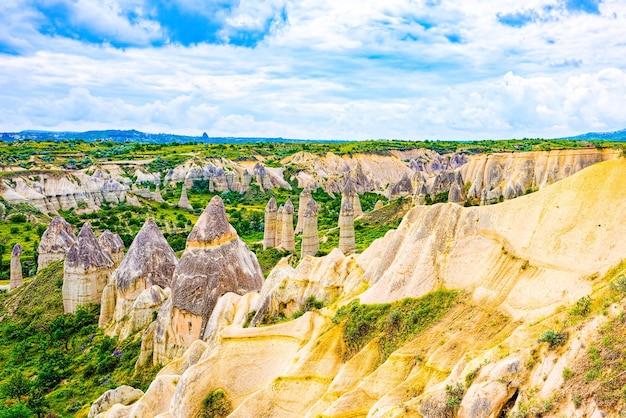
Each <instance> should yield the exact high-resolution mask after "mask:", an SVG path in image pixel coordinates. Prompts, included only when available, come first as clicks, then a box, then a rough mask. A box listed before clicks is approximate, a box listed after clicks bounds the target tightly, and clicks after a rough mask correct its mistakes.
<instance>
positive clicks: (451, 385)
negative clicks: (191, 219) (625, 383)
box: [103, 159, 626, 417]
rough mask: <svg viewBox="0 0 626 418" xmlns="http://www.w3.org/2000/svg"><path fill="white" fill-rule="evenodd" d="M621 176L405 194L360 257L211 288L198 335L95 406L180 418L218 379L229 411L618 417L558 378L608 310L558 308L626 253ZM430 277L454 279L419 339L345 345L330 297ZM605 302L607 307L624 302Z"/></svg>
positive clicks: (396, 291) (601, 169)
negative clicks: (395, 219) (122, 398)
mask: <svg viewBox="0 0 626 418" xmlns="http://www.w3.org/2000/svg"><path fill="white" fill-rule="evenodd" d="M625 179H626V161H624V160H623V159H621V160H615V161H610V162H604V163H602V164H596V165H593V166H591V167H589V168H587V169H584V170H582V171H580V172H579V173H577V174H576V175H574V176H572V177H570V178H568V179H566V180H563V181H561V182H558V183H556V184H553V185H551V186H548V187H545V188H543V189H542V190H540V191H539V192H537V193H533V194H530V195H527V196H523V197H520V198H519V199H515V200H511V201H507V202H505V203H503V204H499V205H493V206H485V207H473V208H463V207H460V206H459V205H454V204H440V205H434V206H418V207H415V208H414V209H412V210H411V211H410V212H409V213H408V214H407V215H406V216H405V218H404V219H403V221H402V223H401V225H400V227H399V228H398V229H397V230H395V231H390V232H388V233H387V235H386V236H385V237H384V238H382V239H379V240H377V241H375V242H374V244H373V245H372V246H371V247H370V248H368V249H367V250H366V251H365V252H363V253H362V254H360V255H350V256H348V257H345V256H344V255H343V254H342V253H341V252H340V251H339V250H335V251H333V252H332V253H331V254H329V255H328V256H326V257H322V258H314V257H306V258H305V259H303V261H302V262H301V263H300V264H299V265H298V266H297V267H295V268H294V267H291V266H290V265H289V263H288V262H287V260H284V261H283V262H281V263H280V264H279V265H278V266H277V267H276V268H275V269H274V270H273V271H272V272H271V274H270V276H269V277H268V279H267V280H266V281H265V283H264V285H263V288H262V289H261V291H260V293H259V294H256V293H254V292H253V293H249V294H247V295H244V296H240V295H233V294H232V293H226V294H224V295H223V296H222V297H221V298H219V299H218V300H217V302H216V303H215V304H214V305H213V306H215V309H213V311H212V314H211V315H210V317H209V318H208V320H207V322H208V323H211V324H213V325H212V330H213V331H212V334H211V335H212V337H211V338H207V339H206V341H202V340H196V341H195V342H193V344H191V346H190V348H189V349H188V350H187V351H186V352H185V353H184V355H183V356H182V357H181V358H179V359H177V360H174V361H173V362H171V363H170V364H168V365H167V366H166V367H165V368H164V369H163V370H162V371H161V372H160V373H159V375H158V377H157V378H156V379H155V381H154V382H153V383H152V385H151V386H150V388H149V389H148V391H147V392H146V393H145V395H144V396H143V397H142V398H141V399H139V400H138V401H137V402H135V403H134V404H132V405H128V406H125V405H115V406H113V407H112V408H111V409H109V410H108V411H107V412H105V413H103V416H111V417H112V416H116V417H118V416H119V417H121V416H156V415H159V414H163V415H161V416H176V417H192V416H196V415H197V414H198V413H200V412H201V410H202V409H203V408H204V406H203V400H204V399H205V398H207V396H208V395H210V394H212V393H214V391H216V390H218V389H219V390H221V391H223V392H224V393H225V394H226V396H227V398H228V399H229V401H230V402H231V405H232V416H236V417H249V416H272V417H296V416H298V417H315V416H319V415H321V416H336V417H339V416H370V417H383V416H384V417H400V416H403V417H404V416H414V417H421V416H427V417H439V416H441V417H443V416H454V415H458V416H463V417H487V416H502V415H501V414H503V413H504V414H506V412H507V411H509V412H511V413H516V414H518V415H519V416H527V415H528V414H529V413H535V414H537V413H539V414H541V413H546V412H548V411H549V413H550V414H553V415H554V416H560V415H565V416H580V417H582V416H592V415H593V414H596V415H593V416H605V414H606V413H608V414H609V415H611V414H613V415H617V414H618V411H619V407H620V406H622V407H623V405H622V404H623V401H619V400H617V401H615V402H614V403H613V404H607V403H606V402H605V401H604V400H602V399H601V398H598V397H596V396H594V395H593V393H589V394H588V395H585V396H584V397H582V398H581V397H580V396H579V397H578V398H577V397H576V396H577V395H579V392H574V389H573V388H569V387H567V386H563V382H564V379H565V377H564V376H565V375H566V373H565V372H564V370H565V369H566V368H567V367H570V368H571V369H573V370H578V369H577V368H576V367H575V365H576V364H579V363H580V362H582V361H583V360H584V358H586V356H587V349H586V348H585V345H584V344H585V343H584V342H585V341H590V340H594V338H595V339H597V340H602V338H601V337H598V335H600V333H601V332H602V328H601V324H602V323H604V322H606V321H607V319H606V317H603V316H602V315H600V316H591V317H590V318H589V319H587V320H585V321H582V322H580V321H579V322H571V324H570V322H567V321H565V322H564V320H565V319H567V310H563V309H559V307H561V306H564V305H565V306H567V305H571V304H573V303H574V302H576V301H579V300H581V299H580V298H581V297H583V296H585V295H590V294H591V295H594V297H595V294H596V293H597V292H600V291H602V287H603V286H605V287H606V281H605V280H603V279H602V277H603V276H604V275H605V274H606V273H607V272H609V276H611V277H612V275H614V273H615V271H611V272H610V271H609V270H610V269H611V268H612V267H614V266H617V265H619V264H620V262H621V261H622V259H623V258H624V255H625V254H626V246H625V245H624V241H623V237H624V236H626V223H624V222H623V221H622V220H621V219H620V217H619V216H615V214H616V213H617V214H618V213H623V212H624V211H625V210H626V187H625V183H624V182H625V181H626V180H625ZM181 264H182V260H181ZM622 268H623V267H622ZM617 271H619V270H617ZM442 288H443V289H462V290H463V294H462V296H461V298H460V302H459V303H456V304H454V305H453V306H452V307H451V308H450V311H449V312H448V313H447V314H445V315H444V316H443V317H442V318H441V320H439V321H438V322H436V323H435V324H434V325H432V326H431V327H429V328H426V329H424V330H423V331H422V333H421V335H420V336H419V337H418V338H415V339H410V340H409V341H408V342H406V343H405V344H402V345H401V346H400V347H399V348H397V349H395V350H394V351H393V352H392V353H391V355H389V356H388V357H386V356H384V357H382V354H381V353H382V351H381V350H382V348H381V347H382V346H383V344H385V341H384V340H385V338H384V337H382V338H381V340H376V339H374V340H372V341H370V343H368V344H367V345H365V346H363V347H361V348H359V351H358V352H357V353H356V354H354V355H353V356H347V355H346V353H348V352H349V347H348V346H347V345H346V340H345V330H344V327H345V326H347V325H346V324H344V323H343V322H341V321H338V320H336V321H333V320H332V318H333V316H334V314H335V310H336V309H337V308H338V307H339V306H341V305H345V304H347V303H348V302H349V301H351V300H352V299H354V298H355V297H358V298H359V299H360V301H361V302H362V303H380V302H391V301H398V300H401V299H403V298H406V297H412V298H415V297H420V296H423V295H426V294H428V293H429V292H432V291H434V290H437V289H442ZM594 292H596V293H594ZM310 296H314V297H315V298H316V299H317V300H324V301H326V303H330V305H329V307H328V308H325V309H322V310H313V311H312V312H308V313H305V314H304V315H302V316H300V317H299V318H297V319H294V320H291V321H288V322H284V323H280V324H277V325H272V326H256V327H251V328H243V327H242V325H243V323H244V322H245V318H246V317H247V316H249V314H250V313H252V312H255V311H256V316H255V318H254V320H253V322H252V325H260V324H259V322H260V321H259V320H258V319H260V317H261V316H265V315H266V314H272V313H279V312H286V313H287V314H289V313H291V312H293V311H295V310H296V309H298V308H301V307H302V306H303V304H304V302H305V301H306V300H307V299H308V298H309V297H310ZM603 298H604V299H603ZM598 300H606V297H605V296H602V297H601V296H598ZM604 311H605V314H606V315H607V316H608V317H609V318H613V317H614V316H618V315H617V314H618V313H619V312H621V311H622V309H621V307H619V306H612V305H611V306H606V307H605V308H604ZM598 313H600V312H599V311H598ZM390 318H391V319H390V320H395V319H393V318H394V317H393V315H392V316H391V317H390ZM611 320H612V319H611ZM564 326H569V327H571V329H570V332H571V333H572V335H571V337H570V338H569V339H566V341H561V342H559V344H563V345H562V346H561V347H560V348H558V349H549V348H548V345H547V344H545V343H544V344H540V343H538V342H537V338H538V337H539V336H540V335H541V333H542V332H543V331H546V330H547V329H557V330H558V329H559V327H560V329H563V327H564ZM183 331H186V330H183ZM546 341H547V340H546ZM555 346H556V344H555ZM568 370H569V369H568ZM570 372H572V371H571V370H570ZM572 373H574V372H572ZM580 373H582V375H583V376H584V371H581V372H580ZM616 374H617V373H615V374H614V375H616ZM573 379H576V377H574V378H573ZM575 390H579V389H575ZM580 390H582V389H580ZM620 402H621V403H620ZM548 403H549V407H548V406H547V405H548ZM531 407H532V408H535V409H531ZM539 407H540V408H541V410H539V409H537V408H539ZM616 408H617V409H616ZM503 411H505V412H503ZM529 411H531V412H529Z"/></svg>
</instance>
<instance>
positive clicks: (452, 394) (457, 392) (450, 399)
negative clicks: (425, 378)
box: [446, 382, 465, 411]
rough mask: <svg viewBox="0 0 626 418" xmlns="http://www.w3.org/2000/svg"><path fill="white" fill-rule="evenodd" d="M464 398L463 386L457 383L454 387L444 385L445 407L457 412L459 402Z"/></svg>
mask: <svg viewBox="0 0 626 418" xmlns="http://www.w3.org/2000/svg"><path fill="white" fill-rule="evenodd" d="M463 396H465V386H463V385H462V384H461V383H459V382H457V383H456V385H454V386H453V385H446V406H447V407H448V408H451V409H453V410H454V411H456V410H458V409H459V407H460V406H461V401H462V400H463Z"/></svg>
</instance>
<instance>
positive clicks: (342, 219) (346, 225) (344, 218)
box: [339, 199, 380, 255]
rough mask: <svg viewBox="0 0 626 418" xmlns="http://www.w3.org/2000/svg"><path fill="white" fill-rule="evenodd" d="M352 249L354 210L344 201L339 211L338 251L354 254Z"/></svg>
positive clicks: (353, 241) (353, 240) (353, 242)
mask: <svg viewBox="0 0 626 418" xmlns="http://www.w3.org/2000/svg"><path fill="white" fill-rule="evenodd" d="M379 202H380V200H379ZM354 248H355V235H354V209H353V208H352V202H351V200H350V199H345V200H344V202H343V204H342V205H341V210H340V211H339V249H340V250H341V252H343V253H344V254H346V255H348V254H352V253H353V252H354Z"/></svg>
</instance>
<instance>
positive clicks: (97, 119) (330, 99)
mask: <svg viewBox="0 0 626 418" xmlns="http://www.w3.org/2000/svg"><path fill="white" fill-rule="evenodd" d="M522 3H523V4H522ZM625 109H626V2H624V1H623V0H530V1H525V2H519V1H512V0H499V1H485V0H480V1H479V0H450V1H444V0H424V1H417V0H415V1H414V0H386V1H384V2H381V1H378V0H376V1H374V0H360V1H349V0H345V1H341V2H339V1H336V0H316V1H313V0H302V1H292V0H265V1H263V0H256V1H252V0H239V1H236V0H207V1H194V0H2V2H1V3H0V131H19V130H24V129H45V130H77V131H82V130H92V129H139V130H143V131H146V132H170V133H179V134H190V135H201V134H202V132H207V134H209V135H210V136H266V137H286V138H312V139H369V138H402V139H485V138H522V137H538V136H542V137H560V136H566V135H571V134H578V133H583V132H588V131H611V130H618V129H623V128H626V111H625Z"/></svg>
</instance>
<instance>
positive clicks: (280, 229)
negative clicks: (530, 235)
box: [274, 205, 285, 247]
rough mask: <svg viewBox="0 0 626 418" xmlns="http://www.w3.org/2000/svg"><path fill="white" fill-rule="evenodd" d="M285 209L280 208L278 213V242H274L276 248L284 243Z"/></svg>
mask: <svg viewBox="0 0 626 418" xmlns="http://www.w3.org/2000/svg"><path fill="white" fill-rule="evenodd" d="M284 211H285V208H284V206H283V205H280V206H279V207H278V210H277V211H276V240H275V241H274V247H281V246H282V242H283V212H284Z"/></svg>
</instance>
